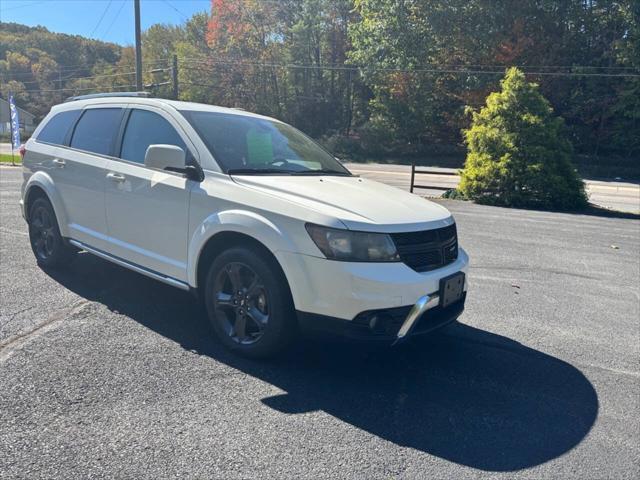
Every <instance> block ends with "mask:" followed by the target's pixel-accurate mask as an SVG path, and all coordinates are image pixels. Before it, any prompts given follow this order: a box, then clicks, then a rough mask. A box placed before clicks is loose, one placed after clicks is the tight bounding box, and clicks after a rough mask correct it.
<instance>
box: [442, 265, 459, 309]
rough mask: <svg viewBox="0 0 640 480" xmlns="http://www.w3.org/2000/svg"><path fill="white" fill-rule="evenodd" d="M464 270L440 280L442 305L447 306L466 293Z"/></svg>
mask: <svg viewBox="0 0 640 480" xmlns="http://www.w3.org/2000/svg"><path fill="white" fill-rule="evenodd" d="M464 279H465V275H464V272H457V273H454V274H453V275H449V276H448V277H444V278H442V279H441V280H440V292H439V293H440V306H441V307H442V308H446V307H448V306H449V305H451V304H452V303H456V302H457V301H458V300H460V299H461V298H462V294H463V293H464Z"/></svg>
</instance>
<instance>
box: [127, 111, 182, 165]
mask: <svg viewBox="0 0 640 480" xmlns="http://www.w3.org/2000/svg"><path fill="white" fill-rule="evenodd" d="M158 143H161V144H165V145H175V146H176V147H180V148H182V149H183V150H184V151H185V153H187V155H188V150H187V146H186V145H185V143H184V142H183V141H182V138H180V135H178V132H176V130H175V129H174V128H173V127H172V126H171V124H170V123H169V122H168V121H167V120H165V119H164V118H162V117H161V116H160V115H158V114H157V113H154V112H150V111H148V110H138V109H134V110H132V111H131V115H130V116H129V119H128V120H127V127H126V129H125V132H124V136H123V138H122V148H121V149H120V158H122V159H123V160H129V161H130V162H136V163H140V164H144V155H145V153H146V152H147V148H148V147H149V145H154V144H158Z"/></svg>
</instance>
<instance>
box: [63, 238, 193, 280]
mask: <svg viewBox="0 0 640 480" xmlns="http://www.w3.org/2000/svg"><path fill="white" fill-rule="evenodd" d="M69 243H70V244H71V245H73V246H75V247H78V248H81V249H82V250H86V251H87V252H89V253H91V254H92V255H95V256H97V257H100V258H103V259H105V260H108V261H109V262H112V263H115V264H116V265H120V266H121V267H124V268H128V269H129V270H133V271H134V272H137V273H141V274H142V275H146V276H147V277H150V278H153V279H155V280H158V281H160V282H162V283H166V284H167V285H171V286H172V287H176V288H179V289H180V290H189V285H187V284H186V283H184V282H181V281H180V280H176V279H175V278H172V277H167V276H165V275H162V274H160V273H157V272H154V271H153V270H149V269H147V268H145V267H141V266H139V265H136V264H135V263H129V262H127V261H126V260H123V259H122V258H119V257H115V256H113V255H111V254H109V253H107V252H103V251H102V250H98V249H97V248H93V247H90V246H89V245H86V244H84V243H82V242H78V241H77V240H71V239H70V240H69Z"/></svg>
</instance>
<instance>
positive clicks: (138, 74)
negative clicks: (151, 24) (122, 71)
mask: <svg viewBox="0 0 640 480" xmlns="http://www.w3.org/2000/svg"><path fill="white" fill-rule="evenodd" d="M133 8H134V10H135V17H136V18H135V22H136V90H137V91H138V92H141V91H142V44H141V42H140V0H133Z"/></svg>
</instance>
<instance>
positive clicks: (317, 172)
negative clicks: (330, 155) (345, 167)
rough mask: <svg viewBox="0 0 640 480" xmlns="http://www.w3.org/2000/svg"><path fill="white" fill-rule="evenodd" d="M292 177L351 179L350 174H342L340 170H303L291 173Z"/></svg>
mask: <svg viewBox="0 0 640 480" xmlns="http://www.w3.org/2000/svg"><path fill="white" fill-rule="evenodd" d="M291 175H340V176H343V177H350V176H351V174H350V173H349V172H340V171H338V170H330V169H328V168H322V169H320V170H301V171H295V172H291Z"/></svg>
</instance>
